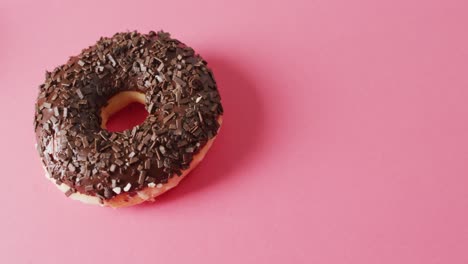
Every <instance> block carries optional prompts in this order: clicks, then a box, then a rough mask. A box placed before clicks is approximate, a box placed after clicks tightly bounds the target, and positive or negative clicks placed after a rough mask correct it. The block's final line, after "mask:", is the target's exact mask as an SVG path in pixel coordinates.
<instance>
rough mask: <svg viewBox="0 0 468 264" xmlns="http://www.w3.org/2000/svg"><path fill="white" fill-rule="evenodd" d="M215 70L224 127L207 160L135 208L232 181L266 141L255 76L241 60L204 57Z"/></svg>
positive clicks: (170, 200) (183, 196) (175, 198)
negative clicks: (177, 182) (168, 187)
mask: <svg viewBox="0 0 468 264" xmlns="http://www.w3.org/2000/svg"><path fill="white" fill-rule="evenodd" d="M203 57H204V58H205V59H206V60H207V61H208V66H209V67H210V68H211V69H212V70H213V73H214V75H215V78H216V82H217V84H218V89H219V91H220V94H221V100H222V104H223V108H224V115H223V124H222V127H221V130H220V132H219V134H218V136H217V138H216V140H215V142H214V144H213V146H212V147H211V149H210V151H208V153H207V155H206V157H205V159H204V160H203V162H201V163H200V164H199V165H198V166H197V168H195V169H194V170H193V171H192V172H191V173H190V174H189V175H187V177H186V178H185V179H184V180H183V181H181V183H180V184H179V186H177V187H176V188H174V189H173V190H171V191H168V192H167V193H165V194H163V195H161V196H160V197H158V198H157V199H156V201H155V202H154V203H143V204H141V205H138V206H136V207H135V208H142V207H147V206H151V207H152V206H155V207H157V206H158V205H161V204H165V203H170V202H172V201H174V200H177V199H179V198H180V199H189V195H190V194H193V193H196V192H199V191H202V190H203V189H205V188H211V187H213V186H215V185H216V184H218V183H220V182H221V181H229V180H232V177H233V176H239V174H237V175H236V173H235V172H236V170H237V169H239V168H241V167H243V166H247V164H248V163H249V162H254V161H253V160H255V158H254V155H255V153H258V151H257V149H258V148H259V147H260V146H261V143H262V136H261V135H262V128H263V127H264V126H263V121H264V120H265V118H264V116H263V114H264V112H263V109H262V102H261V101H260V97H259V96H258V94H257V93H256V90H255V84H254V82H253V79H251V77H250V76H249V75H248V73H247V69H243V68H242V67H241V63H238V62H237V63H236V62H234V61H232V60H228V59H225V58H221V57H219V56H216V55H213V56H209V54H208V56H203Z"/></svg>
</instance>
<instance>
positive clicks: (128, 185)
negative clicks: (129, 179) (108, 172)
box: [124, 183, 132, 192]
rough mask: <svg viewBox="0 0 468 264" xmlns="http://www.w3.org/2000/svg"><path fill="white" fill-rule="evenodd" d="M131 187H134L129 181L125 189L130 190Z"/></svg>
mask: <svg viewBox="0 0 468 264" xmlns="http://www.w3.org/2000/svg"><path fill="white" fill-rule="evenodd" d="M131 187H132V184H130V183H127V185H125V187H124V191H125V192H128V190H130V188H131Z"/></svg>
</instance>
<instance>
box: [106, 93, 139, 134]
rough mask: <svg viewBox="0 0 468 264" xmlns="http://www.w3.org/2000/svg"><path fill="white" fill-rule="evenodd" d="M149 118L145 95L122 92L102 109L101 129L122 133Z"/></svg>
mask: <svg viewBox="0 0 468 264" xmlns="http://www.w3.org/2000/svg"><path fill="white" fill-rule="evenodd" d="M147 116H148V111H146V109H145V95H144V94H143V93H140V92H132V91H126V92H120V93H118V94H116V95H114V96H113V97H112V98H110V99H109V101H108V102H107V105H106V106H105V107H103V108H102V109H101V119H102V123H101V127H102V128H103V129H106V130H108V131H110V132H121V131H124V130H127V129H132V128H133V127H135V126H137V125H139V124H141V123H143V122H144V121H145V119H146V117H147Z"/></svg>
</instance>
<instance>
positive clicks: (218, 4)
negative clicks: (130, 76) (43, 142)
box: [0, 0, 468, 264]
mask: <svg viewBox="0 0 468 264" xmlns="http://www.w3.org/2000/svg"><path fill="white" fill-rule="evenodd" d="M254 2H255V3H254ZM467 14H468V2H467V1H466V0H459V1H457V0H438V1H436V0H433V1H432V0H393V1H390V0H389V1H375V0H355V1H348V0H289V1H267V0H259V1H250V0H237V1H234V0H232V1H216V0H201V1H185V0H174V1H133V0H132V1H122V2H120V3H118V2H117V1H74V2H70V3H67V4H65V3H64V1H58V0H57V1H49V0H47V1H31V2H29V3H28V2H23V1H16V0H15V1H14V0H6V1H5V0H0V89H1V94H0V107H1V108H0V109H1V112H0V121H1V122H0V128H1V130H0V131H1V132H0V133H1V137H0V149H1V152H0V155H1V156H0V157H1V160H0V164H1V168H2V171H1V176H0V177H1V180H0V183H1V185H0V188H1V190H0V198H1V201H2V206H1V209H0V263H65V262H63V261H65V260H66V263H70V264H77V263H112V264H117V263H167V264H170V263H208V264H214V263H228V264H229V263H236V264H238V263H272V264H279V263H356V264H366V263H372V264H374V263H389V264H390V263H392V264H393V263H411V264H414V263H424V264H430V263H451V264H453V263H468V251H467V248H468V191H467V189H468V178H467V177H468V122H467V121H468V120H467V119H468V35H467V26H468V16H467ZM160 28H163V29H165V30H167V31H170V32H171V33H172V34H173V36H174V37H176V38H180V39H181V40H183V41H184V42H186V43H187V44H189V45H191V46H193V47H194V48H195V49H196V50H197V51H198V52H199V53H201V54H202V55H203V56H204V57H205V58H206V59H207V60H208V61H209V64H210V65H211V67H212V68H213V70H214V72H215V75H216V77H217V81H218V83H219V87H220V91H221V94H222V98H223V102H224V106H225V110H226V115H225V124H224V126H223V128H222V131H221V134H220V136H219V138H218V140H217V142H216V143H215V145H214V147H213V149H212V151H211V152H210V153H209V155H208V156H207V158H206V160H205V161H204V162H203V163H202V164H201V165H200V167H199V168H197V170H196V171H194V172H193V173H192V174H191V175H190V177H188V178H187V179H186V180H185V181H184V182H183V183H182V184H181V186H180V187H178V188H177V189H175V190H173V191H171V192H170V193H168V194H167V195H164V197H162V198H161V199H160V200H159V202H157V203H156V204H150V205H143V206H138V207H134V208H129V209H123V210H112V209H107V208H99V207H92V206H87V205H83V204H81V203H78V202H74V201H71V200H69V199H67V198H66V197H65V196H64V195H63V194H61V193H59V191H57V190H56V189H55V187H54V186H53V185H52V184H50V183H49V182H48V181H46V179H45V178H44V176H43V172H42V169H41V167H40V162H39V159H38V156H37V153H36V152H35V149H34V136H33V128H32V121H33V113H34V112H33V105H34V102H35V98H36V95H37V86H38V85H39V84H40V83H41V82H42V81H43V78H44V71H45V70H46V69H48V70H52V69H53V68H54V66H56V65H59V64H62V63H64V62H65V61H66V59H67V57H68V56H70V55H75V54H77V53H79V51H80V50H81V49H82V48H84V47H87V46H88V45H91V44H93V43H94V42H95V41H96V40H97V39H98V38H99V37H100V36H101V35H104V36H111V35H112V34H113V33H115V32H117V31H125V30H133V29H138V30H139V31H141V32H148V31H149V30H158V29H160Z"/></svg>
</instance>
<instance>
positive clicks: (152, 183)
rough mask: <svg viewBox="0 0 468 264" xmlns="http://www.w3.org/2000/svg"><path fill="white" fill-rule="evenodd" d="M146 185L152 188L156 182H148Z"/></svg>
mask: <svg viewBox="0 0 468 264" xmlns="http://www.w3.org/2000/svg"><path fill="white" fill-rule="evenodd" d="M148 187H151V188H154V187H156V184H154V182H150V183H148Z"/></svg>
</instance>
